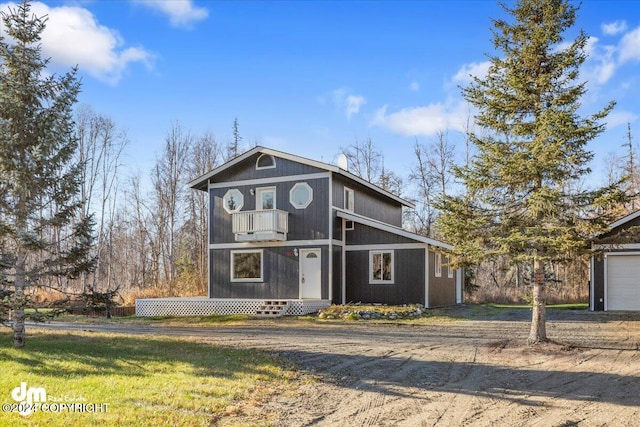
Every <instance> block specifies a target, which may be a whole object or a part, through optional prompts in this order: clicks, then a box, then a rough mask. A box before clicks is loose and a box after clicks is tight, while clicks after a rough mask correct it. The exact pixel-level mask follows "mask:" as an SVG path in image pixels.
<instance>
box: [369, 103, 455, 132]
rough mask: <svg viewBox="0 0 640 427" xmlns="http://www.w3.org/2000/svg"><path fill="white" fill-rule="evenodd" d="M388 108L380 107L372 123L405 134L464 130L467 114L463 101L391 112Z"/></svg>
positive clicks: (385, 106)
mask: <svg viewBox="0 0 640 427" xmlns="http://www.w3.org/2000/svg"><path fill="white" fill-rule="evenodd" d="M387 109H388V106H387V105H384V106H383V107H382V108H380V109H378V111H376V114H375V117H374V119H373V120H372V122H371V125H374V126H382V127H385V128H387V129H389V130H390V131H392V132H395V133H399V134H401V135H405V136H417V135H435V134H436V133H438V132H439V131H445V130H458V131H463V130H464V120H465V119H464V117H465V114H467V113H466V111H467V107H466V104H464V103H462V102H459V103H458V104H456V105H453V106H450V107H447V106H445V105H443V104H440V103H438V104H430V105H427V106H423V107H410V108H403V109H402V110H399V111H396V112H393V113H389V114H387Z"/></svg>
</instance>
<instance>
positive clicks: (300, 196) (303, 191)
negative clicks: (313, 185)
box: [293, 186, 309, 206]
mask: <svg viewBox="0 0 640 427" xmlns="http://www.w3.org/2000/svg"><path fill="white" fill-rule="evenodd" d="M308 201H309V189H308V188H307V187H303V186H300V187H296V189H295V190H294V191H293V204H294V205H296V206H304V205H305V204H307V202H308Z"/></svg>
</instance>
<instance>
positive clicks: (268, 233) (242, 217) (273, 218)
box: [231, 209, 289, 242]
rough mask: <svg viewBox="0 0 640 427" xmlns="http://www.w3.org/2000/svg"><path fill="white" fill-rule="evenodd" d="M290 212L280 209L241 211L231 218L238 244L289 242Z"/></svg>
mask: <svg viewBox="0 0 640 427" xmlns="http://www.w3.org/2000/svg"><path fill="white" fill-rule="evenodd" d="M287 215H288V212H286V211H281V210H278V209H269V210H263V211H241V212H235V213H233V214H232V216H231V220H232V228H233V234H234V235H235V236H236V242H266V241H274V240H287V232H288V229H289V224H288V217H287Z"/></svg>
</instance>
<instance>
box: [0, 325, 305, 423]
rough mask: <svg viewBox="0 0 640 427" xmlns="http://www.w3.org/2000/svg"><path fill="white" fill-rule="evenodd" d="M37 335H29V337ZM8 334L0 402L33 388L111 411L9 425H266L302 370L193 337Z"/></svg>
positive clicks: (51, 397) (3, 341) (56, 399)
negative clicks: (272, 405) (269, 405)
mask: <svg viewBox="0 0 640 427" xmlns="http://www.w3.org/2000/svg"><path fill="white" fill-rule="evenodd" d="M27 332H29V331H27ZM12 344H13V343H12V335H11V334H10V331H9V330H8V329H3V330H0V396H2V398H0V403H2V404H10V403H15V402H14V400H13V399H12V397H11V390H13V389H14V388H15V387H18V386H20V383H21V382H26V383H27V387H42V388H44V389H45V390H46V393H47V401H46V402H47V403H48V404H52V403H81V404H95V405H96V406H97V405H99V404H106V407H105V406H104V405H103V406H102V407H103V408H106V411H102V412H93V413H90V412H85V413H72V412H67V411H63V412H61V413H45V412H35V413H33V414H31V415H29V416H26V417H23V416H21V415H19V414H17V413H3V414H2V415H0V426H21V425H25V426H27V425H28V426H57V425H65V426H67V425H74V426H75V425H77V426H97V425H101V426H102V425H112V426H125V425H135V426H156V427H158V426H208V425H211V424H214V423H218V424H216V425H238V426H253V425H255V426H258V425H260V426H264V425H269V424H271V422H272V420H273V419H274V417H275V414H268V413H265V412H264V411H262V405H263V403H265V402H266V401H267V400H268V399H270V398H271V397H272V396H273V395H275V394H282V393H285V394H287V393H291V392H292V391H293V390H294V389H295V387H296V381H295V380H296V379H297V378H298V375H297V373H296V372H295V371H294V370H292V369H290V368H288V367H286V366H285V365H283V363H282V362H281V361H280V360H278V359H276V358H274V357H272V356H269V355H268V354H266V353H263V352H260V351H257V350H242V349H233V348H224V347H219V346H214V345H210V344H206V343H198V342H195V341H193V340H189V339H173V338H148V337H141V336H132V335H117V336H116V335H111V334H104V333H95V332H77V333H76V332H73V333H68V332H37V333H28V336H27V345H26V347H25V348H24V349H21V350H16V349H14V348H13V347H12Z"/></svg>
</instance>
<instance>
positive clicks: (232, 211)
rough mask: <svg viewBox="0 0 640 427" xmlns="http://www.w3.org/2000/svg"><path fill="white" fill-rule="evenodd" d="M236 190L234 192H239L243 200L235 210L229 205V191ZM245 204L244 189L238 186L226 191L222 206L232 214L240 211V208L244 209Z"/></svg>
mask: <svg viewBox="0 0 640 427" xmlns="http://www.w3.org/2000/svg"><path fill="white" fill-rule="evenodd" d="M231 192H234V193H236V192H237V193H239V194H240V197H241V200H240V203H238V205H237V207H236V208H235V209H234V210H231V209H229V208H228V207H227V200H226V199H227V196H228V195H229V193H231ZM243 206H244V194H242V191H240V190H238V189H237V188H230V189H228V190H227V192H226V193H224V196H222V207H223V208H224V210H225V211H226V212H227V213H228V214H232V213H235V212H240V210H241V209H242V207H243Z"/></svg>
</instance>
